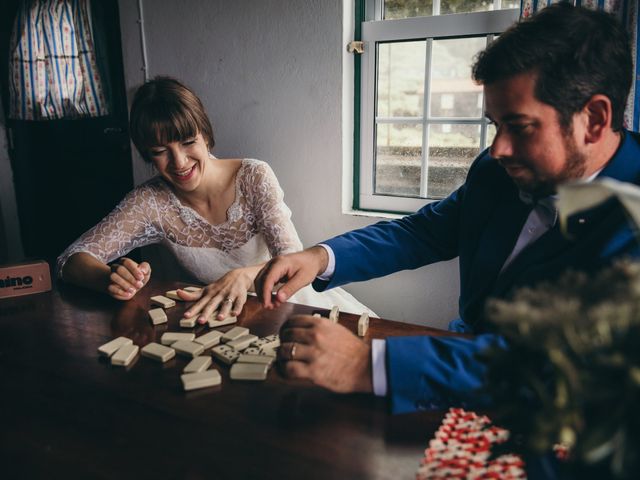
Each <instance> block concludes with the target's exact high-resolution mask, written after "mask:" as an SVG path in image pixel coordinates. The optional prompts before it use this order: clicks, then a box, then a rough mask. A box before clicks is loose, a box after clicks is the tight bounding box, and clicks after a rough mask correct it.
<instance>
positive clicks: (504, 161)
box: [484, 73, 587, 197]
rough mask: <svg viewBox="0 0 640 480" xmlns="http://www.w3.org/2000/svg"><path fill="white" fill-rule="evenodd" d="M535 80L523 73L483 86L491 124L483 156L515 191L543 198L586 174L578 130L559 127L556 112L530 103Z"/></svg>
mask: <svg viewBox="0 0 640 480" xmlns="http://www.w3.org/2000/svg"><path fill="white" fill-rule="evenodd" d="M535 81H536V78H535V75H532V74H529V73H524V74H519V75H515V76H513V77H510V78H507V79H504V80H499V81H496V82H494V83H491V84H489V85H485V87H484V88H485V96H486V112H487V117H489V119H490V120H491V121H492V122H494V123H495V125H496V129H497V132H496V136H495V138H494V140H493V143H492V144H491V148H490V150H489V153H490V154H491V156H492V157H493V158H495V159H496V161H497V162H498V163H499V164H500V165H501V166H502V167H503V168H504V169H505V171H506V172H507V175H509V177H511V179H512V180H513V181H514V182H515V184H516V185H517V186H518V188H520V189H521V190H523V191H525V192H528V193H531V194H533V195H534V196H538V197H541V196H546V195H550V194H552V193H554V192H555V191H556V186H557V185H558V184H560V183H563V182H565V181H567V180H571V179H578V178H581V177H583V176H584V175H585V172H586V169H587V157H586V153H585V152H584V151H582V150H581V149H580V146H579V145H580V142H579V139H580V138H581V137H580V135H581V134H582V127H581V125H580V123H579V122H575V121H573V122H572V124H571V125H569V126H568V127H566V128H565V127H563V126H562V125H561V124H560V122H559V117H558V113H557V111H556V110H555V109H554V108H553V107H552V106H550V105H547V104H545V103H542V102H540V101H539V100H537V99H536V98H535V95H534V91H535Z"/></svg>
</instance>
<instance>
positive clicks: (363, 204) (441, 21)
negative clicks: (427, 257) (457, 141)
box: [357, 0, 520, 213]
mask: <svg viewBox="0 0 640 480" xmlns="http://www.w3.org/2000/svg"><path fill="white" fill-rule="evenodd" d="M382 2H383V0H366V4H365V21H364V22H362V24H361V26H362V41H363V42H364V53H363V54H362V55H361V69H360V72H361V79H360V137H359V142H360V162H359V167H360V168H359V178H358V179H357V180H358V181H359V182H358V183H359V197H358V203H357V208H358V209H361V210H373V211H378V212H395V213H408V212H415V211H417V210H419V209H420V208H422V207H423V206H424V205H425V204H427V203H430V202H432V201H434V200H432V199H428V198H425V196H422V195H424V193H423V192H426V184H427V178H426V177H427V175H425V174H423V175H422V179H421V196H420V197H408V196H393V195H389V194H376V193H374V192H375V190H374V187H375V164H374V163H375V150H376V144H375V130H376V125H377V122H376V120H377V121H378V122H380V123H407V121H409V122H410V123H416V124H420V123H422V125H423V145H425V146H426V145H428V138H427V135H428V125H429V124H437V123H440V124H442V123H454V124H465V123H466V124H480V126H481V136H480V138H481V150H482V149H483V148H484V139H485V137H486V136H485V131H486V128H487V125H488V121H487V120H486V118H485V117H484V107H483V111H482V114H481V116H480V118H442V117H438V118H437V119H433V118H431V119H428V118H427V112H429V108H428V107H429V105H428V103H427V102H429V101H430V98H429V97H430V95H429V80H430V79H429V75H430V72H429V64H430V61H429V56H430V51H431V43H432V41H433V40H434V39H440V38H456V37H472V36H491V35H492V34H498V33H501V32H503V31H505V30H506V29H507V28H508V27H509V26H510V25H512V24H513V23H514V22H515V21H517V20H518V18H519V15H520V11H519V9H517V8H515V9H508V10H493V11H490V12H474V13H460V14H451V15H437V16H436V15H434V16H431V17H414V18H406V19H398V20H382V5H383V3H382ZM494 2H495V5H496V7H499V2H500V0H494ZM439 5H440V0H434V1H433V8H434V12H438V11H439ZM408 40H425V41H426V42H427V45H426V55H427V63H426V68H425V92H424V99H425V100H424V101H425V103H424V106H423V116H422V117H409V118H404V117H403V118H399V117H394V118H384V119H380V118H378V119H376V118H375V117H374V114H375V100H376V85H375V83H376V52H377V44H378V43H379V42H393V41H408ZM381 120H382V121H381ZM427 155H428V148H423V149H422V171H423V172H426V171H427V161H428V158H427Z"/></svg>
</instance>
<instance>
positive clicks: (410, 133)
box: [374, 123, 422, 196]
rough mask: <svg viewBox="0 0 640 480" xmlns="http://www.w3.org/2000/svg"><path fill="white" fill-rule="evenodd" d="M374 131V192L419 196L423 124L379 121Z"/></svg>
mask: <svg viewBox="0 0 640 480" xmlns="http://www.w3.org/2000/svg"><path fill="white" fill-rule="evenodd" d="M376 133H377V135H376V144H377V145H376V171H375V188H374V191H375V193H377V194H391V195H405V196H419V195H420V171H421V166H422V125H420V124H397V123H394V124H389V123H387V124H378V126H377V131H376Z"/></svg>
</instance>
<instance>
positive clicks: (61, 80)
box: [9, 0, 109, 120]
mask: <svg viewBox="0 0 640 480" xmlns="http://www.w3.org/2000/svg"><path fill="white" fill-rule="evenodd" d="M89 1H90V0H22V1H21V4H20V6H19V8H18V13H17V15H16V19H15V22H14V26H13V31H12V35H11V43H10V48H11V50H10V66H9V76H10V79H9V94H10V105H9V116H10V118H12V119H16V120H48V119H59V118H79V117H100V116H104V115H108V114H109V109H108V107H107V102H106V99H105V93H104V88H103V85H102V81H101V78H100V74H99V71H98V67H97V65H96V53H95V49H94V43H93V42H94V40H93V32H92V24H91V20H90V19H91V8H90V3H89Z"/></svg>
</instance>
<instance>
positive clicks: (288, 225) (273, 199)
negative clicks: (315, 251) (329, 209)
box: [243, 160, 302, 256]
mask: <svg viewBox="0 0 640 480" xmlns="http://www.w3.org/2000/svg"><path fill="white" fill-rule="evenodd" d="M243 180H244V181H245V189H246V195H247V197H248V198H249V199H250V202H249V203H250V205H251V208H252V209H253V215H254V216H255V219H256V222H257V224H258V229H259V230H260V232H262V234H263V235H264V238H265V241H266V242H267V245H268V247H269V253H271V255H272V256H275V255H282V254H284V253H290V252H297V251H299V250H302V243H301V242H300V238H298V232H296V228H295V227H294V226H293V222H292V221H291V210H289V207H287V205H286V204H285V203H284V192H283V191H282V189H281V188H280V184H279V183H278V179H277V178H276V176H275V174H274V173H273V170H271V167H269V165H268V164H266V163H265V162H261V161H258V160H253V161H252V163H251V165H250V166H249V168H247V172H246V173H245V178H244V179H243Z"/></svg>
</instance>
